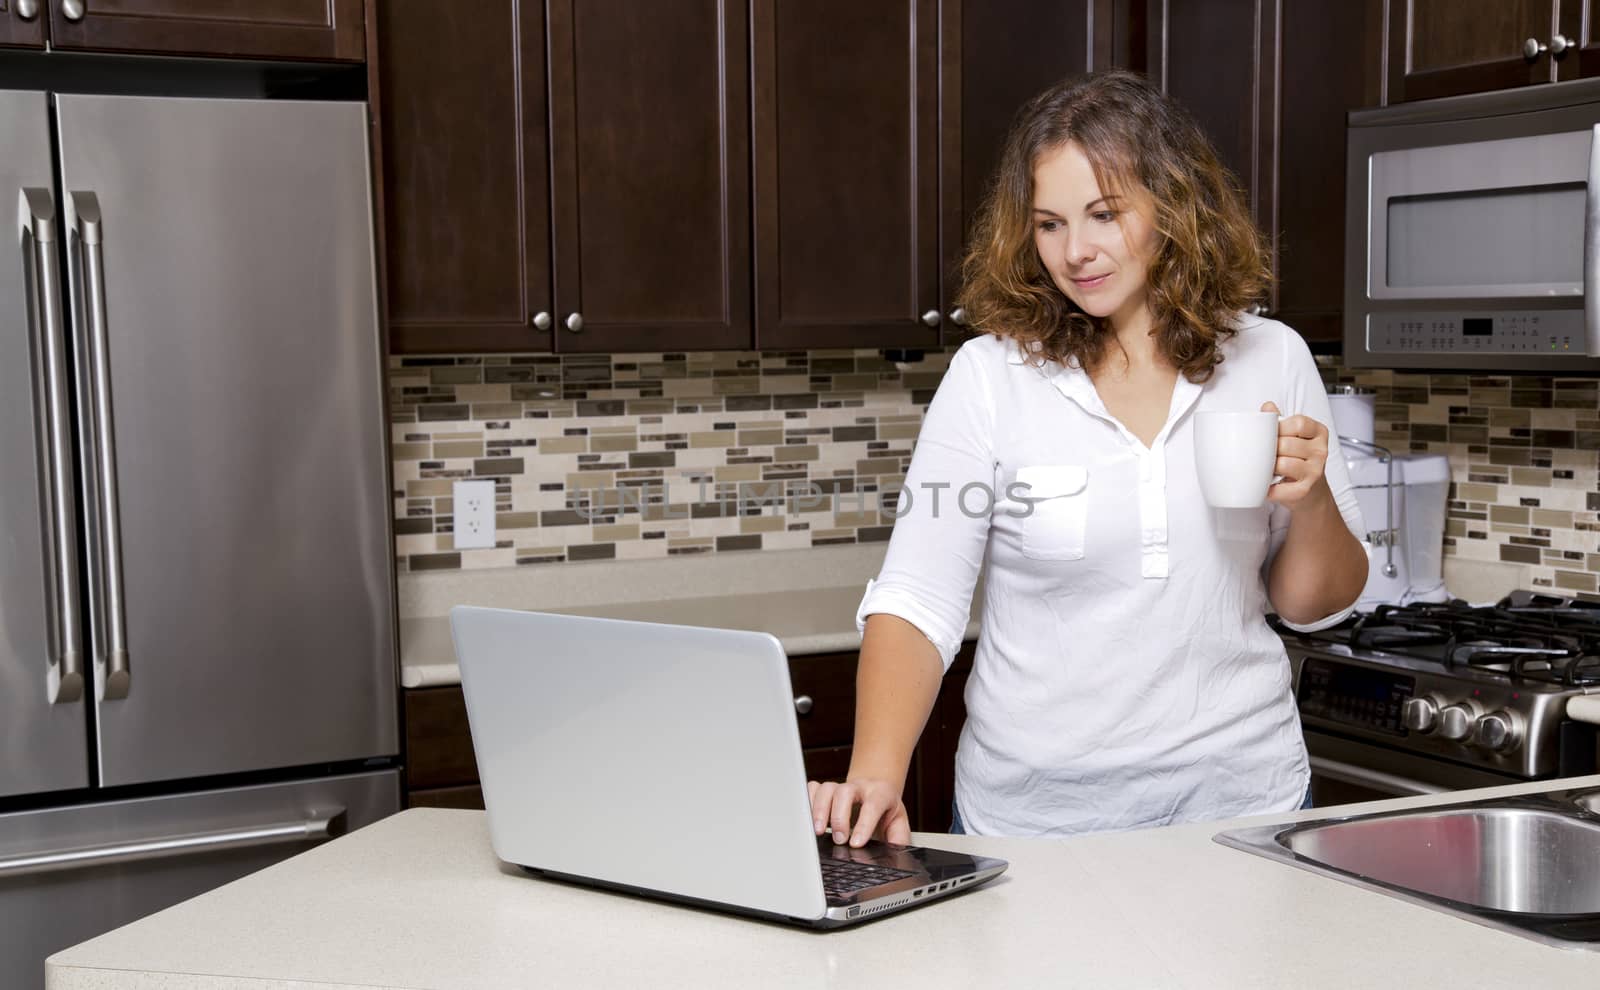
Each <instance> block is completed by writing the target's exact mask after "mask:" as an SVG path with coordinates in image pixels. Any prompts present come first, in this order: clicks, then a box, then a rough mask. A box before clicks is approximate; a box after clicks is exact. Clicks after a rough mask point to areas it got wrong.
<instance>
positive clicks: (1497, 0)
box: [1369, 0, 1600, 103]
mask: <svg viewBox="0 0 1600 990" xmlns="http://www.w3.org/2000/svg"><path fill="white" fill-rule="evenodd" d="M1369 2H1370V3H1372V4H1373V5H1375V6H1376V5H1379V4H1381V6H1382V7H1383V8H1384V15H1385V16H1386V18H1387V26H1388V38H1389V49H1388V52H1387V53H1386V55H1387V59H1386V61H1387V68H1386V73H1385V85H1386V89H1387V92H1386V94H1385V102H1388V103H1400V102H1404V101H1407V100H1425V99H1431V98H1433V97H1437V96H1456V95H1460V94H1463V93H1482V92H1487V91H1489V90H1495V89H1509V88H1512V87H1516V86H1527V85H1531V84H1534V83H1547V82H1558V81H1561V80H1567V79H1577V78H1580V77H1582V76H1593V75H1600V46H1596V45H1595V43H1594V42H1593V41H1591V39H1590V37H1589V33H1590V32H1591V31H1592V30H1594V28H1593V24H1594V21H1593V18H1594V15H1595V13H1596V10H1595V8H1596V0H1369ZM1586 64H1587V68H1585V65H1586Z"/></svg>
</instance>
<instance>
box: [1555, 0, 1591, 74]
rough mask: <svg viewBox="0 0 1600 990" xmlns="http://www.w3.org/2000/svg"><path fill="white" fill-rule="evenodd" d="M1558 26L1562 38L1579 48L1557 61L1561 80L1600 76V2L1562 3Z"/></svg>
mask: <svg viewBox="0 0 1600 990" xmlns="http://www.w3.org/2000/svg"><path fill="white" fill-rule="evenodd" d="M1560 4H1561V20H1560V24H1559V27H1560V29H1561V35H1562V37H1563V38H1567V39H1571V40H1572V42H1573V44H1574V45H1575V46H1576V47H1575V48H1574V49H1569V50H1568V51H1567V52H1566V54H1564V55H1562V56H1561V57H1560V58H1558V59H1557V60H1556V73H1557V76H1558V77H1559V78H1561V79H1578V78H1588V77H1590V76H1600V21H1596V20H1595V18H1596V17H1597V16H1600V0H1560Z"/></svg>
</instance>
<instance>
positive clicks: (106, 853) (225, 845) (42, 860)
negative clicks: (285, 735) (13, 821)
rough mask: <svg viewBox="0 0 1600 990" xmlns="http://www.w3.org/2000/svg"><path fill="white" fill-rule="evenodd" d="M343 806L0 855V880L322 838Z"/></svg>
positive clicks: (336, 827) (336, 829)
mask: <svg viewBox="0 0 1600 990" xmlns="http://www.w3.org/2000/svg"><path fill="white" fill-rule="evenodd" d="M344 814H345V810H344V809H343V808H333V809H330V810H327V811H314V812H312V813H310V814H308V815H306V816H305V817H304V818H303V819H300V820H298V821H287V822H269V823H267V824H265V825H255V826H249V827H246V828H230V829H221V830H219V831H214V832H191V833H188V834H185V835H170V836H162V837H158V838H154V839H143V840H140V841H137V842H113V843H108V844H106V845H99V846H80V847H78V848H75V849H59V850H56V851H54V852H47V853H37V854H31V855H22V856H7V857H4V858H0V880H9V879H10V878H12V877H18V876H30V875H34V874H39V873H57V872H60V871H62V870H79V869H90V868H94V867H101V866H113V865H119V864H122V863H139V862H144V861H146V860H152V859H165V858H167V857H170V856H187V855H197V854H201V853H214V852H221V851H223V850H228V849H249V848H254V847H256V846H271V845H281V844H284V843H290V842H325V841H327V840H328V839H332V838H335V837H336V836H338V835H339V834H340V833H342V832H343V831H344Z"/></svg>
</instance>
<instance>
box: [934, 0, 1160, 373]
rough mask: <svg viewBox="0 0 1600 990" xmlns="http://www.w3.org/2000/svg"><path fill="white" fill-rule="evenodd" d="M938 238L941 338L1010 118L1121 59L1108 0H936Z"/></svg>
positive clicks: (950, 333)
mask: <svg viewBox="0 0 1600 990" xmlns="http://www.w3.org/2000/svg"><path fill="white" fill-rule="evenodd" d="M941 6H942V9H941V11H940V16H939V22H940V28H941V32H942V33H941V36H940V39H939V43H940V62H939V66H940V68H939V88H940V93H941V97H940V108H939V114H940V124H939V135H940V147H939V187H940V222H939V231H940V238H939V239H940V244H941V245H942V249H941V255H942V264H941V269H940V272H941V276H942V278H941V285H942V298H943V300H944V303H945V309H944V321H943V329H944V331H945V340H946V341H947V342H951V341H953V340H955V339H958V338H959V336H960V333H961V330H960V328H961V327H963V326H965V323H966V320H965V315H964V314H963V313H962V312H961V311H960V310H959V309H956V308H955V305H954V302H953V300H954V298H955V295H956V293H957V291H958V290H959V289H960V286H961V282H960V265H961V256H962V254H963V253H964V252H965V250H966V246H967V242H968V238H969V237H970V236H971V233H972V222H973V219H974V218H975V216H976V215H977V212H978V208H979V207H980V206H981V205H982V203H983V197H984V195H985V193H986V192H987V191H988V187H989V182H990V180H991V179H992V178H993V176H994V171H995V168H996V166H998V165H999V164H1000V153H1001V150H1002V149H1003V147H1004V145H1005V140H1006V134H1007V132H1008V131H1009V130H1010V128H1011V121H1012V118H1013V117H1015V116H1016V114H1017V111H1018V110H1019V109H1021V107H1022V105H1023V104H1024V103H1026V102H1027V101H1028V100H1029V99H1031V98H1032V97H1034V96H1036V95H1038V94H1039V93H1041V92H1043V91H1044V90H1046V89H1048V88H1049V87H1051V86H1053V85H1055V84H1056V83H1058V82H1060V81H1061V80H1062V79H1064V78H1066V77H1068V76H1072V75H1076V74H1079V73H1083V72H1088V71H1090V70H1091V69H1108V68H1111V67H1112V66H1126V65H1127V64H1128V51H1127V49H1128V43H1129V42H1128V20H1127V17H1126V14H1125V12H1122V11H1121V8H1120V7H1119V6H1118V5H1116V4H1113V2H1112V0H1089V2H1085V0H1076V2H1057V3H1039V2H1038V0H943V2H942V5H941Z"/></svg>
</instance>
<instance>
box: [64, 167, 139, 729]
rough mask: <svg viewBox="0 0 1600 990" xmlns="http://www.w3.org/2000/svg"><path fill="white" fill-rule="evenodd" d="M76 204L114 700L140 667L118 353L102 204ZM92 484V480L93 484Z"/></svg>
mask: <svg viewBox="0 0 1600 990" xmlns="http://www.w3.org/2000/svg"><path fill="white" fill-rule="evenodd" d="M67 196H68V198H69V200H70V203H69V206H70V207H71V215H72V216H73V217H74V218H75V220H76V222H75V223H74V224H73V234H74V235H75V241H74V244H73V248H74V251H75V260H76V261H77V264H76V265H75V266H74V269H75V272H76V273H78V274H81V281H82V285H81V286H74V287H73V290H74V291H73V299H74V301H76V302H78V303H80V304H81V306H82V310H81V312H80V313H79V319H78V321H77V351H78V358H79V367H80V371H79V375H80V380H81V379H83V378H87V386H88V387H87V389H85V391H87V393H88V399H89V406H90V408H89V409H88V410H86V412H88V414H89V416H90V418H91V420H92V429H91V430H90V431H86V432H89V433H91V434H92V438H93V443H92V445H90V446H91V452H90V453H87V454H86V455H85V456H86V458H87V457H91V456H92V457H93V464H92V466H91V469H90V470H86V471H85V475H86V478H85V489H86V491H85V495H86V496H88V498H87V499H86V501H87V502H88V503H89V506H90V508H89V511H90V512H92V513H94V514H95V516H96V518H97V520H98V525H97V526H96V527H95V529H96V531H97V532H98V534H99V539H98V541H97V542H98V544H99V545H98V547H97V548H96V549H97V551H98V561H97V563H98V565H99V567H98V570H99V574H98V579H99V580H98V581H97V582H96V583H97V585H98V587H99V589H100V590H101V592H102V595H101V601H100V609H101V610H102V612H103V614H102V615H99V616H96V618H97V619H99V620H100V623H99V625H100V628H102V629H104V630H105V653H104V656H99V655H97V656H96V657H95V666H96V667H97V668H98V670H97V674H98V675H99V676H98V677H97V678H96V680H97V681H98V683H99V685H100V686H101V695H100V697H101V699H102V700H104V701H115V700H118V699H120V698H126V697H127V696H128V690H129V689H130V688H131V687H132V685H133V670H132V668H131V667H130V665H129V662H128V626H127V620H126V614H125V607H124V598H123V590H122V589H123V583H122V528H121V525H120V524H119V523H118V520H117V505H118V500H117V459H116V454H115V453H114V449H115V446H116V445H115V443H114V442H113V438H114V437H115V436H116V434H115V432H114V431H113V429H112V424H113V419H112V415H111V352H110V343H109V341H108V340H107V336H106V283H105V262H104V255H103V253H102V249H101V243H100V242H101V221H100V199H99V197H98V196H96V195H95V194H94V193H92V192H85V191H81V190H78V191H74V192H70V193H68V194H67ZM90 478H92V479H93V483H91V482H90V481H89V479H90Z"/></svg>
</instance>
